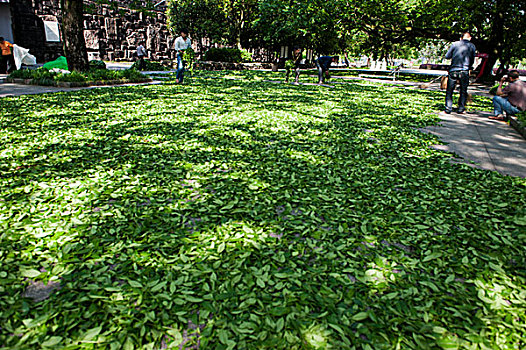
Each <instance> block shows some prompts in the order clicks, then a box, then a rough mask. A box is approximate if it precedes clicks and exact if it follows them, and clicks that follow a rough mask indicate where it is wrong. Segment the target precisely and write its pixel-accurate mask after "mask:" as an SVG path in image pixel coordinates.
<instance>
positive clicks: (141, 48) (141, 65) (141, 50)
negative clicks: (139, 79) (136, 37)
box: [137, 42, 146, 70]
mask: <svg viewBox="0 0 526 350" xmlns="http://www.w3.org/2000/svg"><path fill="white" fill-rule="evenodd" d="M145 56H146V49H145V48H144V43H143V42H140V43H139V46H137V58H138V61H139V63H138V64H137V68H138V69H139V70H143V69H144V68H145V66H146V63H145V62H144V57H145Z"/></svg>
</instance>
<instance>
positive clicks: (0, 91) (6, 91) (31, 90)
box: [0, 80, 161, 98]
mask: <svg viewBox="0 0 526 350" xmlns="http://www.w3.org/2000/svg"><path fill="white" fill-rule="evenodd" d="M160 83H161V82H160V81H155V80H154V81H152V82H149V83H129V84H121V85H97V86H84V87H75V88H61V87H55V86H39V85H25V84H13V83H0V98H1V97H13V96H22V95H36V94H46V93H55V92H68V91H77V90H86V89H100V88H108V87H118V86H132V85H156V84H160Z"/></svg>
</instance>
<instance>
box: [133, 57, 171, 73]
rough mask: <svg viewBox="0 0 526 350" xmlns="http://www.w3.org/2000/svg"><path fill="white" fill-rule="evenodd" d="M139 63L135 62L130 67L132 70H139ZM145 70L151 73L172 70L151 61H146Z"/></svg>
mask: <svg viewBox="0 0 526 350" xmlns="http://www.w3.org/2000/svg"><path fill="white" fill-rule="evenodd" d="M138 67H139V61H135V62H134V63H133V65H132V66H131V67H130V69H135V70H139V68H138ZM143 70H149V71H160V70H170V68H169V67H165V66H163V65H162V63H159V62H154V61H150V60H144V69H143Z"/></svg>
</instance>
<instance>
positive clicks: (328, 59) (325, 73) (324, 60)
mask: <svg viewBox="0 0 526 350" xmlns="http://www.w3.org/2000/svg"><path fill="white" fill-rule="evenodd" d="M332 61H333V58H332V56H321V57H319V58H318V59H317V60H316V67H317V68H318V84H323V83H324V82H325V78H328V77H329V69H330V68H331V64H332Z"/></svg>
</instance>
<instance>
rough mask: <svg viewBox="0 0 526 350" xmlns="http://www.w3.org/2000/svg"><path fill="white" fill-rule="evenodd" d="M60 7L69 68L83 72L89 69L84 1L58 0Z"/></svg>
mask: <svg viewBox="0 0 526 350" xmlns="http://www.w3.org/2000/svg"><path fill="white" fill-rule="evenodd" d="M60 4H61V7H62V33H63V45H64V53H65V55H66V59H67V60H68V67H69V70H71V71H73V70H75V71H80V72H85V71H87V70H88V69H89V64H88V52H87V50H86V41H85V39H84V8H83V6H84V2H83V1H80V0H60Z"/></svg>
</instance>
